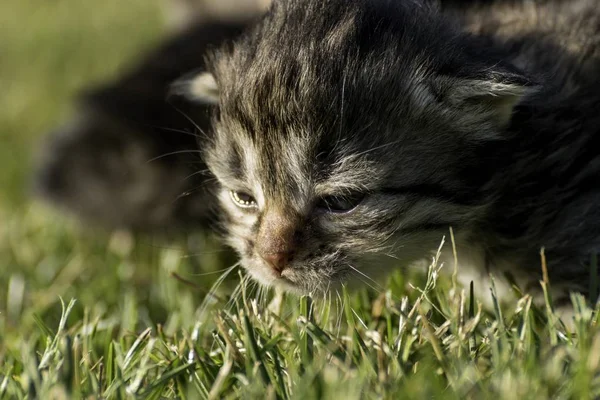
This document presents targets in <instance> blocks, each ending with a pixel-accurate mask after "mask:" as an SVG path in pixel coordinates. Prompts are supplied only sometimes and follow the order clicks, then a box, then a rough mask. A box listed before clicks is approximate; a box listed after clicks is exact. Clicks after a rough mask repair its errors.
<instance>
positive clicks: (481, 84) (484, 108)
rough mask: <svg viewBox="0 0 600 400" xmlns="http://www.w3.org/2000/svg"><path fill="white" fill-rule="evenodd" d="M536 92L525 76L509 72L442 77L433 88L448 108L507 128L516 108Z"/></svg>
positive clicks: (535, 86)
mask: <svg viewBox="0 0 600 400" xmlns="http://www.w3.org/2000/svg"><path fill="white" fill-rule="evenodd" d="M537 89H538V86H537V85H536V84H535V83H534V82H532V81H531V80H529V79H527V78H526V77H525V76H523V75H520V74H517V73H514V72H507V71H485V72H484V73H481V74H476V75H473V76H472V77H449V76H441V75H440V76H437V77H436V78H435V79H434V84H433V90H434V92H435V93H436V96H437V97H438V98H440V99H442V101H444V103H445V104H447V105H449V106H451V107H452V108H456V109H458V110H461V111H463V112H466V113H468V114H469V115H470V116H471V117H473V118H474V119H481V120H487V121H491V122H494V123H495V124H496V125H497V126H498V127H505V126H506V125H508V123H509V122H510V120H511V117H512V114H513V109H514V107H515V106H516V105H517V104H518V103H520V102H521V101H522V100H523V98H525V97H526V96H528V95H530V94H532V93H534V92H535V91H537ZM474 122H475V121H474Z"/></svg>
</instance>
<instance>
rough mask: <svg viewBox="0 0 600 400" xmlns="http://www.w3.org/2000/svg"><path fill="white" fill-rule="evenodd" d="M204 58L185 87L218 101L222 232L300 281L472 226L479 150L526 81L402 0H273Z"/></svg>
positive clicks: (483, 178)
mask: <svg viewBox="0 0 600 400" xmlns="http://www.w3.org/2000/svg"><path fill="white" fill-rule="evenodd" d="M210 72H211V74H210V75H209V74H201V75H199V76H197V77H196V79H192V80H191V81H190V82H189V83H190V85H189V92H190V94H191V95H193V96H194V97H196V98H197V99H199V100H201V101H209V100H210V99H211V98H213V97H214V100H215V102H216V104H217V107H215V118H214V121H215V126H214V128H215V132H214V140H213V141H212V143H210V144H209V145H208V147H207V149H206V155H207V159H206V161H207V164H208V166H209V168H210V169H211V170H212V172H213V173H214V174H215V176H216V177H217V178H218V181H219V183H220V187H221V189H220V194H219V199H220V202H221V204H222V207H223V210H224V211H225V214H226V218H227V221H226V224H227V228H228V232H229V238H228V239H229V243H230V244H231V245H232V246H233V247H234V248H235V249H236V250H237V251H238V252H239V254H240V256H241V259H242V265H243V266H244V267H245V268H247V269H248V270H249V271H250V273H251V274H252V275H253V276H254V277H255V278H256V279H257V280H258V281H260V282H262V283H264V284H273V285H280V286H284V287H287V288H290V289H292V290H296V291H299V292H315V291H324V290H327V289H328V288H330V287H332V285H336V284H338V283H340V282H343V281H344V280H346V279H347V278H348V277H351V276H356V277H358V278H364V275H363V274H366V275H370V274H371V271H372V269H373V268H377V267H379V266H382V265H385V264H389V262H385V260H388V261H389V260H390V259H393V260H399V261H398V262H399V263H407V262H411V261H415V260H417V259H422V258H425V257H428V256H429V254H430V252H431V251H433V250H435V249H436V248H437V246H438V245H439V243H440V240H441V238H442V236H443V235H444V234H446V233H447V231H448V227H449V226H452V227H454V228H455V229H462V230H463V231H469V230H470V229H473V226H474V225H475V224H476V223H477V221H478V220H479V218H481V216H482V215H483V213H484V212H485V208H486V196H487V193H486V190H485V185H486V183H487V182H488V180H489V178H490V176H491V174H492V173H493V160H492V157H493V156H492V153H493V152H489V153H488V150H489V149H490V148H493V147H494V146H495V145H496V144H497V143H498V142H499V141H501V140H502V135H503V134H502V132H503V131H504V129H505V126H506V125H507V124H508V122H509V120H510V115H511V112H512V109H513V106H514V105H515V104H516V103H517V102H518V101H519V100H520V98H521V97H522V95H523V94H524V93H525V92H526V90H527V86H528V85H529V83H528V81H527V80H526V79H525V78H524V77H523V76H521V75H520V74H519V72H518V71H516V70H515V69H513V68H512V67H510V66H509V65H506V64H505V63H503V62H502V61H501V58H500V57H499V56H498V55H496V54H493V53H492V52H491V51H489V50H486V47H483V46H479V45H478V43H476V42H475V41H474V40H473V39H471V38H468V37H465V36H463V35H461V34H459V33H458V32H457V31H455V30H454V29H453V28H452V27H450V26H448V25H447V24H446V23H444V22H443V21H441V19H440V17H439V16H438V15H437V14H436V13H435V12H434V11H433V10H430V9H428V8H426V7H425V6H423V5H420V4H418V3H417V2H415V1H400V0H395V1H383V0H382V1H375V0H364V1H358V0H354V1H348V0H328V1H323V0H302V1H297V0H296V1H291V0H290V1H281V2H279V3H276V4H275V5H274V6H273V7H272V9H271V10H270V12H269V13H268V14H267V15H266V16H265V18H264V19H263V20H262V22H261V23H260V24H258V26H257V27H256V28H255V29H254V30H253V31H252V32H250V33H249V34H248V35H247V36H246V37H245V38H244V39H243V40H240V41H238V42H237V43H235V44H234V45H233V46H232V47H230V48H227V49H223V50H221V51H220V52H218V53H216V54H215V55H214V57H213V59H212V68H211V71H210ZM217 89H218V90H217Z"/></svg>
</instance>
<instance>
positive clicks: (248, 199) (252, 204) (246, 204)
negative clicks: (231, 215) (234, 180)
mask: <svg viewBox="0 0 600 400" xmlns="http://www.w3.org/2000/svg"><path fill="white" fill-rule="evenodd" d="M229 195H230V196H231V199H232V200H233V202H234V203H235V204H236V205H237V206H238V207H241V208H256V200H255V199H254V197H252V196H250V195H249V194H248V193H244V192H236V191H235V190H230V191H229Z"/></svg>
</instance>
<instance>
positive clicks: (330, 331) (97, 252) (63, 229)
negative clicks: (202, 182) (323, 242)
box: [0, 0, 600, 399]
mask: <svg viewBox="0 0 600 400" xmlns="http://www.w3.org/2000/svg"><path fill="white" fill-rule="evenodd" d="M164 31H165V29H164V21H163V17H162V14H161V9H160V7H159V5H158V3H157V2H156V1H149V0H128V1H127V2H124V1H118V0H104V1H102V2H92V1H91V0H53V1H45V2H40V1H34V0H18V1H3V2H0V88H1V89H2V94H1V95H0V398H42V399H61V398H156V399H158V398H190V399H196V398H212V399H217V398H240V397H243V398H261V399H262V398H273V399H278V398H281V399H285V398H303V399H304V398H310V399H312V398H335V399H346V398H347V399H354V398H356V399H359V398H401V397H402V398H415V399H421V398H477V399H479V398H494V399H515V398H518V399H528V398H531V399H544V398H557V399H571V398H582V399H587V398H598V397H600V376H599V374H598V371H600V332H599V329H598V323H597V320H596V318H597V314H596V312H595V311H594V310H592V309H590V308H589V307H588V306H587V305H586V304H585V301H584V299H582V298H580V297H578V296H573V302H574V304H575V308H576V313H575V323H574V324H573V326H572V327H571V328H569V329H567V328H565V327H564V326H563V325H562V324H561V323H560V322H559V321H558V320H557V318H556V317H555V316H554V314H553V312H552V308H551V307H550V306H549V305H546V306H543V307H536V306H535V305H533V304H532V302H531V299H530V298H529V297H528V296H525V297H523V298H521V299H520V300H519V301H515V302H514V303H512V304H509V305H506V306H502V307H501V306H500V305H498V304H495V306H494V307H493V308H492V309H491V310H486V309H482V307H481V306H480V304H479V302H478V301H477V298H475V297H474V296H473V295H472V291H471V290H470V288H460V287H457V286H456V285H455V284H454V283H453V280H452V279H451V277H450V276H451V274H443V272H444V271H449V272H452V271H453V268H454V266H453V265H440V264H438V263H437V262H436V260H435V259H432V264H431V267H430V268H429V271H427V272H425V271H421V273H414V272H413V273H407V274H401V273H396V274H394V275H393V276H391V277H390V278H389V279H388V280H387V282H385V283H382V285H381V286H380V285H379V284H373V285H371V286H372V287H371V288H369V289H363V290H359V291H358V292H356V291H355V292H351V293H349V292H347V291H345V290H343V291H339V292H336V293H332V294H331V296H330V297H328V298H326V299H321V298H318V299H310V298H308V297H303V298H297V297H293V296H287V297H286V298H284V299H282V301H281V302H280V303H279V304H277V302H275V301H272V299H273V294H272V293H270V292H268V291H266V290H261V289H260V288H257V287H256V285H254V284H253V283H252V282H250V281H249V280H248V279H247V277H246V276H245V275H244V274H243V271H241V270H239V269H237V268H235V267H233V266H234V264H233V263H232V261H231V257H230V254H229V253H228V251H227V250H226V249H224V248H223V247H222V246H220V245H219V244H218V241H217V240H216V239H215V238H214V237H213V236H212V235H210V234H209V233H205V232H198V233H195V234H193V235H190V236H189V237H186V238H173V239H170V240H168V241H167V240H166V239H164V238H159V237H155V236H141V235H132V234H131V233H129V232H102V231H95V230H93V229H91V228H89V227H82V226H80V225H78V224H77V223H76V222H75V221H72V220H70V219H69V218H67V217H64V216H61V215H58V214H57V213H55V212H54V211H53V210H51V209H48V208H46V207H45V206H44V205H42V204H39V203H37V202H34V201H32V200H31V199H30V196H29V194H28V191H29V190H28V189H29V187H28V177H29V175H30V172H31V168H32V167H31V166H32V164H33V160H34V154H35V150H36V147H37V146H39V143H40V142H39V139H40V137H41V136H42V135H43V134H44V133H45V132H46V131H48V130H49V129H51V128H52V127H54V126H56V125H57V124H58V123H59V122H60V121H62V120H64V119H65V118H66V116H68V115H69V113H70V112H71V110H70V101H71V99H72V96H73V95H74V94H75V93H76V92H77V90H79V89H81V88H83V87H85V86H87V85H90V84H93V83H94V82H101V81H103V80H106V79H110V78H111V77H112V76H115V74H117V73H118V71H120V70H122V69H123V68H126V66H127V63H128V62H131V61H133V60H135V57H136V55H137V54H139V53H140V52H141V51H143V49H146V48H149V47H151V46H152V44H153V43H157V41H158V40H159V39H160V37H161V35H162V34H164ZM445 245H447V246H450V245H451V237H450V235H449V236H448V237H447V238H446V244H445ZM230 267H233V268H230ZM221 281H222V283H221ZM475 284H477V283H475ZM546 284H548V283H543V285H546ZM550 284H551V283H550ZM490 290H491V291H492V293H493V291H494V288H493V287H492V288H490ZM549 300H550V299H549Z"/></svg>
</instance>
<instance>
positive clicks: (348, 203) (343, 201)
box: [317, 193, 365, 213]
mask: <svg viewBox="0 0 600 400" xmlns="http://www.w3.org/2000/svg"><path fill="white" fill-rule="evenodd" d="M364 198H365V194H364V193H353V194H350V195H347V196H325V197H321V200H319V202H318V203H317V208H318V209H321V210H324V211H327V212H332V213H346V212H349V211H352V210H354V209H355V208H356V206H358V205H359V204H360V203H361V202H362V201H363V199H364Z"/></svg>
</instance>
